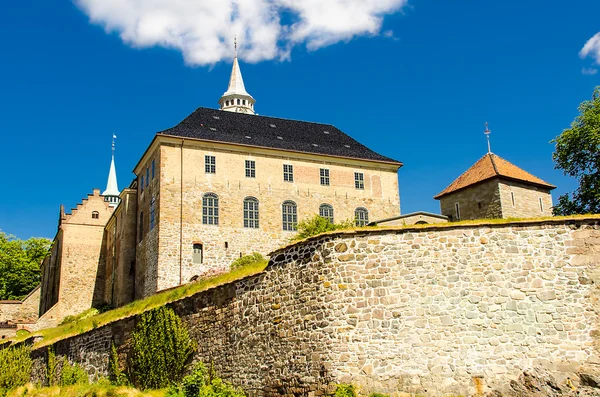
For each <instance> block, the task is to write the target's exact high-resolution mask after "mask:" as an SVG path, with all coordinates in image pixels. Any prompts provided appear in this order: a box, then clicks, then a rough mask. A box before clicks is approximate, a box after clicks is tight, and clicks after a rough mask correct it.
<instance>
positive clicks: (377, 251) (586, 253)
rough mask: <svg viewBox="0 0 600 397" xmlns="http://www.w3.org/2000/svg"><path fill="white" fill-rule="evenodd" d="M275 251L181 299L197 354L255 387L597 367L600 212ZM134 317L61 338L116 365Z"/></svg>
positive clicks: (374, 233)
mask: <svg viewBox="0 0 600 397" xmlns="http://www.w3.org/2000/svg"><path fill="white" fill-rule="evenodd" d="M271 258H272V262H271V263H270V264H269V266H268V267H267V269H266V270H265V271H264V272H263V273H260V274H258V275H255V276H252V277H248V278H246V279H243V280H238V281H236V282H233V283H230V284H227V285H224V286H221V287H217V288H213V289H210V290H207V291H204V292H201V293H198V294H196V295H194V296H192V297H190V298H186V299H183V300H181V301H178V302H175V303H172V304H171V306H172V307H173V308H174V309H175V311H176V312H177V313H178V314H179V315H180V316H182V318H183V320H184V321H185V322H186V323H187V324H188V325H189V327H190V329H191V334H192V336H193V337H194V338H195V339H196V341H197V342H198V352H197V354H196V356H195V359H199V360H203V361H205V362H207V363H210V362H213V363H214V366H215V369H216V370H217V371H218V372H219V373H221V374H222V375H223V377H224V378H225V379H227V380H229V381H232V382H233V383H234V384H236V385H239V386H242V387H244V388H245V389H246V390H247V391H248V392H249V393H250V394H251V395H284V394H285V395H292V394H295V395H319V394H321V393H323V392H325V391H326V390H327V389H328V388H331V386H332V385H333V384H334V383H336V382H348V383H353V384H355V385H357V386H358V387H359V389H360V391H361V392H362V393H365V394H367V393H369V392H373V391H378V392H384V393H394V392H398V391H403V392H411V393H420V394H426V395H431V396H441V395H444V394H447V393H453V394H456V395H473V394H474V393H475V381H474V380H475V379H476V380H477V383H478V384H481V383H483V385H484V391H486V390H490V388H499V389H502V388H503V387H504V386H505V385H506V384H507V383H508V381H509V380H511V379H515V378H516V377H517V376H518V375H519V374H520V373H521V372H522V370H523V369H526V368H531V367H533V366H541V367H544V368H546V369H547V370H549V371H551V372H552V373H553V374H554V375H555V376H556V378H557V379H558V381H559V382H564V381H565V379H566V377H567V376H572V375H573V374H574V372H576V371H578V370H581V369H582V368H585V369H586V371H588V372H596V373H598V370H599V368H598V366H599V365H600V354H599V353H600V351H599V346H600V344H599V342H600V341H599V340H598V335H599V334H600V331H599V329H598V325H599V320H600V316H599V312H598V310H599V309H600V308H599V307H598V303H597V302H598V298H600V294H599V290H598V287H597V285H598V283H600V271H598V266H597V265H598V261H599V260H600V218H599V217H595V218H594V217H592V218H588V219H581V218H580V219H572V220H564V219H563V220H549V221H545V222H525V221H523V222H518V223H512V224H487V225H479V226H476V225H457V226H451V225H449V226H427V227H421V228H420V227H417V228H413V229H406V228H405V229H393V228H391V229H364V230H361V231H358V232H354V233H343V232H341V233H334V234H330V235H325V236H321V237H316V238H313V239H309V240H308V241H306V242H301V243H297V244H295V245H291V246H289V247H286V248H283V249H281V250H279V251H277V252H274V253H273V254H272V257H271ZM134 322H135V319H127V320H123V321H118V322H115V323H113V324H109V325H107V326H105V327H101V328H98V329H96V330H94V331H91V332H89V333H87V334H84V335H81V336H77V337H74V338H71V339H68V340H65V341H62V342H60V343H61V344H62V345H61V346H62V347H61V351H63V352H68V353H63V354H69V358H70V359H73V360H76V361H79V362H82V363H84V365H85V367H86V368H89V369H90V371H93V372H94V373H95V374H97V375H102V374H105V373H106V363H107V361H108V351H109V350H108V349H109V348H110V339H111V338H116V339H117V344H118V345H121V352H122V353H123V354H124V353H125V351H124V350H126V345H124V344H123V343H124V341H126V340H127V338H128V335H129V333H130V332H131V330H132V329H133V326H134ZM57 351H59V349H58V348H57ZM312 392H314V393H312Z"/></svg>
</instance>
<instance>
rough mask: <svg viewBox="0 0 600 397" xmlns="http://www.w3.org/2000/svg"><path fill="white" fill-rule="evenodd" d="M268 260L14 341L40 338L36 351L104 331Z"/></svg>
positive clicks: (237, 276)
mask: <svg viewBox="0 0 600 397" xmlns="http://www.w3.org/2000/svg"><path fill="white" fill-rule="evenodd" d="M267 263H268V261H267V260H262V261H258V262H254V263H251V264H248V265H246V266H243V267H240V268H237V269H234V270H232V271H231V272H229V273H224V274H219V275H217V276H215V277H211V278H208V279H203V280H200V281H196V282H193V283H189V284H185V285H182V286H180V287H176V288H172V289H169V290H165V291H162V292H159V293H158V294H156V295H152V296H150V297H148V298H146V299H141V300H138V301H134V302H131V303H129V304H128V305H125V306H122V307H119V308H117V309H113V310H110V311H107V312H104V313H101V314H98V315H95V316H91V317H85V318H82V319H80V320H79V321H74V322H70V323H67V324H64V325H60V326H58V327H56V328H48V329H43V330H40V331H37V332H33V333H31V334H29V335H26V336H22V337H16V338H15V339H13V340H12V341H13V342H15V343H18V342H22V341H24V340H26V339H28V338H37V337H41V340H39V341H38V342H36V343H35V344H34V345H33V348H34V349H35V348H39V347H43V346H48V345H51V344H53V343H55V342H57V341H59V340H61V339H66V338H69V337H71V336H75V335H79V334H82V333H84V332H88V331H90V330H92V329H94V328H98V327H101V326H103V325H106V324H109V323H111V322H114V321H117V320H120V319H123V318H127V317H131V316H135V315H138V314H140V313H143V312H145V311H147V310H151V309H154V308H156V307H159V306H164V305H165V304H167V303H170V302H174V301H177V300H180V299H183V298H187V297H189V296H192V295H194V294H197V293H198V292H201V291H205V290H207V289H209V288H214V287H217V286H219V285H223V284H228V283H230V282H233V281H236V280H239V279H242V278H244V277H248V276H251V275H254V274H257V273H260V272H262V271H263V270H264V269H265V268H266V267H267Z"/></svg>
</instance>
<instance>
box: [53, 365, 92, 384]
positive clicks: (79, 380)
mask: <svg viewBox="0 0 600 397" xmlns="http://www.w3.org/2000/svg"><path fill="white" fill-rule="evenodd" d="M88 383H89V377H88V374H87V372H85V370H84V369H83V368H82V367H81V366H80V365H79V364H77V363H75V364H71V363H70V362H69V360H67V359H66V358H65V359H64V360H63V365H62V369H61V371H60V381H59V386H71V385H87V384H88Z"/></svg>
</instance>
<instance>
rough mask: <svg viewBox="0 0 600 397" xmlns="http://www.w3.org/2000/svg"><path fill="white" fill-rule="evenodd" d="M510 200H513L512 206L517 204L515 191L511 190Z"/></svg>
mask: <svg viewBox="0 0 600 397" xmlns="http://www.w3.org/2000/svg"><path fill="white" fill-rule="evenodd" d="M510 200H511V201H512V206H513V207H514V206H515V192H510Z"/></svg>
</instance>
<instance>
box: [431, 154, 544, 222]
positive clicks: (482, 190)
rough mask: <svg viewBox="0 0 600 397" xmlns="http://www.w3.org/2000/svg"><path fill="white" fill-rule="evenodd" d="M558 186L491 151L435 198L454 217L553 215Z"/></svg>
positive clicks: (447, 214) (480, 217) (443, 210)
mask: <svg viewBox="0 0 600 397" xmlns="http://www.w3.org/2000/svg"><path fill="white" fill-rule="evenodd" d="M555 188H556V186H554V185H551V184H549V183H547V182H545V181H543V180H541V179H540V178H538V177H536V176H533V175H531V174H530V173H528V172H527V171H524V170H523V169H521V168H519V167H517V166H516V165H514V164H512V163H510V162H508V161H506V160H504V159H503V158H501V157H500V156H497V155H495V154H493V153H491V152H488V153H486V154H485V156H483V157H482V158H481V159H479V161H477V162H476V163H475V164H473V166H472V167H471V168H469V169H468V170H467V171H465V172H464V173H463V174H462V175H461V176H459V177H458V178H456V180H455V181H454V182H452V183H451V184H450V185H449V186H448V187H447V188H446V189H444V190H443V191H442V192H440V193H439V194H437V195H436V196H435V197H434V198H435V199H436V200H440V207H441V212H442V215H445V216H447V217H448V218H449V219H450V220H453V221H457V220H467V219H482V218H533V217H541V216H551V215H552V196H551V195H550V191H551V190H552V189H555Z"/></svg>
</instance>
